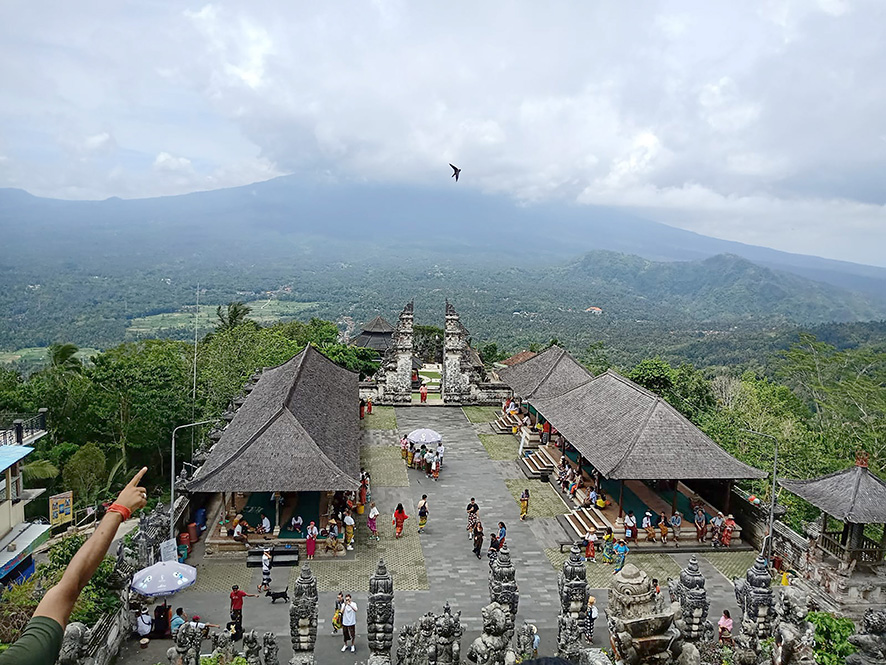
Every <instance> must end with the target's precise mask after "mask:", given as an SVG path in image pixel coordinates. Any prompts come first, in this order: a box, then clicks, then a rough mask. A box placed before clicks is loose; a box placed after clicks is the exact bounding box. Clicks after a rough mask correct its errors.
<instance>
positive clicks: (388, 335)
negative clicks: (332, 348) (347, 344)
mask: <svg viewBox="0 0 886 665" xmlns="http://www.w3.org/2000/svg"><path fill="white" fill-rule="evenodd" d="M393 337H394V326H392V325H391V324H390V323H388V322H387V321H385V320H384V319H383V318H382V317H380V316H376V317H375V318H374V319H372V321H370V322H369V323H367V324H366V325H364V326H363V330H362V331H361V332H360V334H359V335H357V336H356V337H354V338H353V339H352V340H351V344H353V345H354V346H362V347H365V348H367V349H372V350H373V351H378V352H379V353H384V352H385V351H387V350H388V349H389V348H391V346H392V345H393Z"/></svg>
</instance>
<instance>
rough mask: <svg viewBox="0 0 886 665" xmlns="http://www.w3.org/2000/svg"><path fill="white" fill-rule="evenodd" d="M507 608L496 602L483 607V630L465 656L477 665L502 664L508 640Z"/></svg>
mask: <svg viewBox="0 0 886 665" xmlns="http://www.w3.org/2000/svg"><path fill="white" fill-rule="evenodd" d="M506 628H507V610H506V609H505V608H503V607H502V606H501V605H499V604H498V603H490V604H489V605H487V606H486V607H484V608H483V632H482V633H481V634H480V637H478V638H477V639H475V640H474V641H473V642H472V643H471V646H470V648H469V649H468V653H467V657H468V660H469V661H470V662H472V663H477V665H504V662H505V652H506V651H507V648H508V641H507V639H505V630H506Z"/></svg>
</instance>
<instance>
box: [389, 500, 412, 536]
mask: <svg viewBox="0 0 886 665" xmlns="http://www.w3.org/2000/svg"><path fill="white" fill-rule="evenodd" d="M408 519H409V515H407V514H406V511H405V510H404V509H403V504H402V503H398V504H397V510H395V511H394V517H393V519H392V520H391V524H393V525H394V537H395V538H399V537H400V536H402V535H403V524H404V523H405V522H406V520H408Z"/></svg>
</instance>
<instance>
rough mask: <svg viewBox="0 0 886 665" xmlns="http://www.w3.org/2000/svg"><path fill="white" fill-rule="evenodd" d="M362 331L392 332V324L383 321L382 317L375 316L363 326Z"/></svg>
mask: <svg viewBox="0 0 886 665" xmlns="http://www.w3.org/2000/svg"><path fill="white" fill-rule="evenodd" d="M363 332H370V333H392V332H394V326H392V325H391V324H390V323H388V322H387V321H385V320H384V319H383V318H382V317H380V316H376V317H375V318H374V319H372V321H370V322H369V323H367V324H365V325H364V326H363Z"/></svg>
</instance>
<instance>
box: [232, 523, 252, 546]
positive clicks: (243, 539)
mask: <svg viewBox="0 0 886 665" xmlns="http://www.w3.org/2000/svg"><path fill="white" fill-rule="evenodd" d="M248 528H249V525H248V524H247V523H246V522H244V521H243V520H240V521H239V522H237V525H236V526H235V527H234V540H235V541H237V542H238V543H243V544H244V545H246V549H249V548H250V547H252V545H251V544H250V542H249V538H248V537H247V535H246V534H247V533H248Z"/></svg>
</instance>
